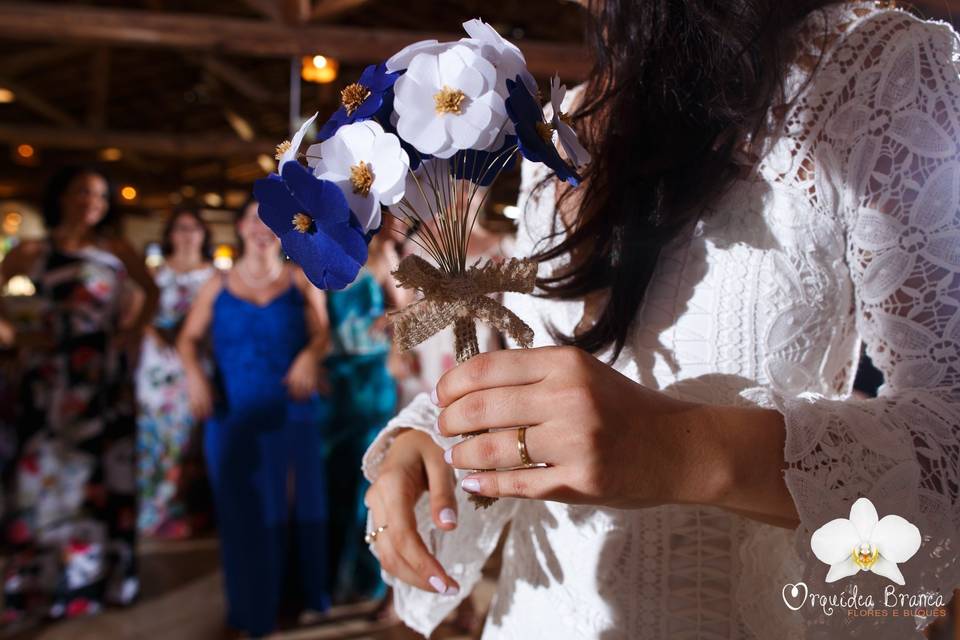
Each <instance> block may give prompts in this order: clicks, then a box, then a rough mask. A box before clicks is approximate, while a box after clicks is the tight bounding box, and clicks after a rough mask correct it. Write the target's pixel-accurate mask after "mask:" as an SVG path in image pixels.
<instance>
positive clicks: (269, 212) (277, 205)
mask: <svg viewBox="0 0 960 640" xmlns="http://www.w3.org/2000/svg"><path fill="white" fill-rule="evenodd" d="M288 164H291V163H288ZM253 196H254V197H255V198H256V199H257V203H258V205H259V207H258V213H259V214H260V219H261V220H263V222H264V224H266V225H267V226H268V227H270V230H271V231H273V233H274V235H275V236H277V237H280V236H282V235H283V234H284V233H286V232H287V231H289V230H290V229H292V228H293V223H292V220H293V216H294V215H295V214H296V213H298V212H299V211H300V208H301V207H300V203H299V202H297V200H296V198H294V197H293V195H292V194H291V193H290V190H289V189H287V185H286V184H284V182H283V179H282V178H281V177H280V176H278V175H277V174H275V173H271V174H270V175H269V176H267V177H266V178H261V179H260V180H257V181H256V182H255V183H254V185H253Z"/></svg>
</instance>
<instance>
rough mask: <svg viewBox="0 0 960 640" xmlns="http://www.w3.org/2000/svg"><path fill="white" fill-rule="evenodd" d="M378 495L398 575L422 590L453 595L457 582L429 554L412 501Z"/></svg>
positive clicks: (456, 589)
mask: <svg viewBox="0 0 960 640" xmlns="http://www.w3.org/2000/svg"><path fill="white" fill-rule="evenodd" d="M378 497H379V501H380V511H381V512H382V513H383V514H384V516H383V517H384V520H383V523H384V524H387V529H386V530H385V531H384V533H389V535H388V536H387V538H388V540H389V548H390V552H391V553H392V554H393V559H395V560H396V561H397V568H398V570H399V571H403V573H404V576H403V577H401V576H400V575H397V577H398V578H400V579H401V580H403V581H404V582H406V583H408V584H411V585H413V586H415V587H417V588H420V589H423V590H425V591H434V592H436V593H442V594H444V595H450V596H452V595H456V594H457V593H458V592H459V591H460V585H458V584H457V581H456V580H454V579H453V578H451V577H450V576H449V575H448V574H447V572H446V570H444V568H443V567H442V566H441V565H440V563H439V562H438V561H437V559H436V558H434V557H433V556H432V555H431V554H430V552H429V551H428V550H427V547H426V545H425V544H424V543H423V539H422V538H421V537H420V533H419V532H418V531H417V521H416V517H415V516H414V504H415V503H414V502H412V501H408V500H404V499H388V496H384V495H382V494H381V495H378ZM378 540H379V537H378ZM388 573H389V571H388ZM395 575H396V574H395Z"/></svg>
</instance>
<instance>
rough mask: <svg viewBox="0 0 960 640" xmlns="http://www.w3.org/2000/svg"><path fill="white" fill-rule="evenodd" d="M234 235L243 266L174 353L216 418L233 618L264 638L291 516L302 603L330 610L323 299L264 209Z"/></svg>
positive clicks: (212, 429)
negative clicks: (207, 345)
mask: <svg viewBox="0 0 960 640" xmlns="http://www.w3.org/2000/svg"><path fill="white" fill-rule="evenodd" d="M237 235H238V236H239V238H240V241H241V256H240V258H239V260H238V261H237V263H236V265H235V266H234V267H233V269H232V270H231V271H230V272H229V273H226V274H224V275H223V276H222V277H215V278H212V279H210V280H209V281H208V282H207V283H206V284H205V285H204V286H203V287H202V288H201V289H200V292H199V294H198V295H197V298H196V301H195V302H194V306H193V309H191V311H190V313H189V315H188V316H187V319H186V322H185V323H184V326H183V329H182V331H181V333H180V336H179V338H178V340H177V348H178V350H179V351H180V355H181V357H182V358H183V364H184V370H185V372H186V376H187V390H188V394H189V399H190V407H191V409H192V411H193V414H194V416H195V417H196V418H197V419H200V420H202V419H206V418H209V420H208V422H207V424H206V427H205V433H204V450H205V454H206V458H207V468H208V472H209V474H210V480H211V484H212V487H213V494H214V501H215V503H216V508H217V518H218V523H219V527H220V542H221V545H220V547H221V554H222V558H223V571H224V576H225V580H226V594H227V609H228V613H227V616H228V623H229V625H230V626H231V627H234V628H235V629H238V630H241V631H244V632H246V633H248V634H251V635H254V636H259V635H266V634H267V633H269V632H270V631H271V630H273V628H274V625H275V622H276V616H277V611H278V608H279V605H280V600H281V593H282V587H283V578H284V573H285V569H286V568H287V567H288V566H289V564H290V561H289V558H290V557H292V554H290V555H288V553H287V542H288V522H289V521H290V520H291V519H292V520H293V522H294V523H295V524H294V529H293V531H292V532H290V533H291V534H292V535H290V536H289V538H292V539H293V540H294V541H295V543H296V558H297V567H298V571H299V573H300V575H301V577H302V585H303V592H304V593H303V595H304V598H305V603H304V604H305V606H304V608H305V609H306V610H310V611H324V610H326V609H327V608H328V607H329V597H328V591H327V566H326V563H327V558H326V556H327V554H326V544H327V497H326V485H325V481H324V470H323V451H322V445H323V442H322V438H321V432H320V423H321V422H322V421H323V420H324V419H325V412H326V411H327V408H326V402H324V401H322V400H321V398H320V396H319V395H318V389H319V387H320V384H321V377H320V373H321V372H320V360H321V358H322V357H323V356H324V355H325V353H326V350H327V345H328V338H329V335H328V323H327V311H326V306H325V305H326V300H325V299H324V295H323V292H321V291H320V290H318V289H316V288H315V287H314V286H313V285H311V284H310V283H309V282H308V281H307V279H306V277H305V276H304V275H303V272H302V271H300V269H299V268H297V267H296V266H294V265H292V264H290V263H286V262H285V261H284V260H283V258H282V256H281V254H280V242H279V240H277V238H276V236H274V235H273V233H272V232H271V231H270V229H269V228H268V227H267V226H266V225H265V224H264V223H263V222H261V220H260V216H259V215H258V214H257V203H256V202H251V203H249V204H248V205H247V206H246V207H244V209H243V210H242V211H241V213H240V218H239V220H238V222H237ZM208 333H209V335H210V337H211V338H212V343H213V357H214V361H215V364H216V368H217V373H218V379H219V380H218V381H219V385H218V387H219V388H218V392H219V394H218V397H217V398H216V399H215V398H214V391H213V386H212V385H211V383H210V381H209V380H208V378H207V374H206V372H205V371H204V368H203V364H202V361H201V358H200V356H199V351H198V350H199V345H200V343H201V342H202V341H203V340H204V339H205V338H206V336H207V334H208ZM291 511H292V512H293V516H292V518H291V516H290V512H291Z"/></svg>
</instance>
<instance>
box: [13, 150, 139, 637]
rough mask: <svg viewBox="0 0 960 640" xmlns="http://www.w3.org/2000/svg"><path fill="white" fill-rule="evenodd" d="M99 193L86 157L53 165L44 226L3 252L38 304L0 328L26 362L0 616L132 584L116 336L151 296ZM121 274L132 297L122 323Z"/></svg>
mask: <svg viewBox="0 0 960 640" xmlns="http://www.w3.org/2000/svg"><path fill="white" fill-rule="evenodd" d="M111 194H112V190H111V187H110V183H109V181H108V179H107V177H106V176H105V175H104V174H103V173H101V172H100V171H98V170H96V169H92V168H88V167H69V168H66V169H63V170H61V171H60V172H58V173H57V174H56V175H55V176H54V177H53V179H52V180H51V182H50V184H49V186H48V188H47V191H46V194H45V196H44V203H43V214H44V220H45V222H46V226H47V229H48V231H49V237H48V238H47V239H46V240H44V241H41V242H24V243H22V244H20V245H18V246H17V247H16V248H15V249H14V250H13V251H11V252H10V254H9V255H8V256H7V258H6V259H5V260H4V262H3V264H2V277H0V286H2V281H6V280H7V279H9V278H11V277H12V276H14V275H26V276H28V277H30V279H31V280H33V282H34V283H35V285H36V287H37V296H39V297H40V298H41V300H43V302H44V304H45V311H44V322H43V331H42V332H40V335H26V334H23V335H15V334H13V332H12V331H10V330H9V325H7V327H8V330H7V331H4V332H0V333H6V334H7V335H8V336H9V337H12V339H13V342H14V344H15V345H16V346H18V347H20V348H21V349H22V350H23V351H24V354H23V355H24V358H23V359H24V362H25V369H24V380H23V387H22V389H23V390H22V394H21V398H22V407H21V415H20V419H19V429H18V431H19V433H18V441H19V445H18V446H19V453H18V459H17V463H16V468H15V471H14V475H15V478H14V488H13V489H14V491H13V496H12V498H13V502H14V506H13V508H12V510H11V511H12V513H11V518H10V521H9V522H8V523H7V530H6V534H7V535H6V537H7V540H8V542H9V543H10V544H11V545H12V546H13V554H12V556H11V558H10V561H9V563H8V565H7V568H6V571H5V575H4V598H5V609H4V612H3V620H4V621H5V622H14V621H18V620H21V619H23V618H24V617H30V618H33V617H43V616H46V617H50V618H61V617H73V616H78V615H85V614H88V613H93V612H95V611H97V610H99V609H100V608H101V607H102V606H103V604H104V603H105V602H109V603H114V604H127V603H129V602H131V601H132V600H133V599H134V597H135V596H136V594H137V592H138V589H139V584H138V580H137V571H136V558H135V555H134V553H135V544H136V480H135V478H136V470H135V454H134V434H135V430H136V421H135V417H134V408H135V407H134V395H133V388H132V384H131V382H132V378H131V376H130V373H129V368H128V363H127V349H128V348H129V347H130V346H131V345H134V344H136V343H137V342H138V341H139V334H140V331H141V330H142V328H143V327H144V326H145V325H146V324H147V323H148V322H149V320H150V319H151V318H152V317H153V314H154V310H155V309H156V305H157V297H158V296H157V288H156V286H155V285H154V283H153V279H152V278H151V277H150V274H149V273H148V272H147V270H146V267H145V266H144V263H143V260H142V258H141V257H140V255H138V254H137V253H136V252H135V251H134V250H133V248H132V247H131V246H130V245H129V244H128V243H127V242H126V241H124V240H123V239H122V238H120V237H119V236H118V235H116V232H115V222H116V221H115V219H114V213H115V211H114V208H113V206H112V202H113V199H112V197H111ZM131 280H132V282H133V283H134V284H135V285H136V286H137V287H138V288H139V290H140V292H141V295H140V297H141V299H142V300H143V303H142V304H141V305H139V314H136V316H135V317H133V318H131V321H130V323H129V324H127V325H126V326H124V324H123V322H122V318H123V316H124V313H123V309H122V308H121V307H122V303H123V300H124V296H125V293H126V292H127V290H128V282H129V281H131ZM126 315H127V316H130V315H131V314H126ZM11 334H13V335H11Z"/></svg>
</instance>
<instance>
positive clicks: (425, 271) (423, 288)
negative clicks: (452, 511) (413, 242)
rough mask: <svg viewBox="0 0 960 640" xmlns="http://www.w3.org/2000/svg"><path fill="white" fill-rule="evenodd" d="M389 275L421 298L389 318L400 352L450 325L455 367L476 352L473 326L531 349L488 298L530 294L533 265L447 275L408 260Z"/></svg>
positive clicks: (521, 326)
mask: <svg viewBox="0 0 960 640" xmlns="http://www.w3.org/2000/svg"><path fill="white" fill-rule="evenodd" d="M393 275H394V277H395V278H396V279H397V282H398V283H399V286H401V287H404V288H406V289H415V290H417V291H419V292H420V293H421V294H422V298H421V299H419V300H417V301H416V302H413V303H412V304H410V305H408V306H407V307H405V308H404V309H401V310H400V311H397V312H395V313H394V314H392V317H391V319H392V322H393V326H394V340H395V341H396V344H397V346H398V348H399V349H400V350H401V351H406V350H407V349H411V348H413V347H415V346H417V345H418V344H420V343H421V342H423V341H424V340H426V339H427V338H429V337H430V336H432V335H434V334H436V333H439V332H440V331H441V330H443V329H445V328H446V327H448V326H450V325H453V333H454V341H455V347H456V354H457V362H458V363H461V362H466V361H467V360H469V359H470V358H472V357H473V356H475V355H477V354H478V353H479V352H480V350H479V347H478V345H477V327H476V322H475V321H476V320H480V321H481V322H484V323H486V324H488V325H490V326H492V327H494V328H495V329H497V330H498V331H500V332H502V333H505V334H506V335H508V336H510V337H511V338H512V339H513V340H514V341H516V343H517V344H519V345H520V346H521V347H524V348H527V347H530V346H531V345H532V344H533V329H531V328H530V327H529V326H528V325H527V323H526V322H524V321H523V320H521V319H520V318H519V317H518V316H517V315H516V314H515V313H513V312H512V311H510V310H509V309H507V308H506V307H505V306H503V305H502V304H500V303H499V302H498V301H496V300H494V299H493V298H490V297H489V296H490V295H491V294H497V293H505V292H507V291H512V292H516V293H531V292H532V291H533V288H534V285H535V284H536V279H537V263H536V262H534V261H532V260H517V259H510V260H506V261H504V262H487V263H485V264H483V265H474V266H472V267H470V268H468V269H467V270H466V271H464V272H463V273H459V274H452V273H447V272H445V271H442V270H441V269H438V268H437V267H435V266H433V265H431V264H430V263H429V262H427V261H426V260H424V259H423V258H420V257H419V256H415V255H410V256H407V257H405V258H404V259H403V260H401V261H400V265H399V266H398V267H397V270H396V271H394V273H393ZM470 500H471V502H473V503H474V505H476V506H477V507H488V506H490V505H491V504H493V503H494V502H495V501H496V498H487V497H484V496H470Z"/></svg>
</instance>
